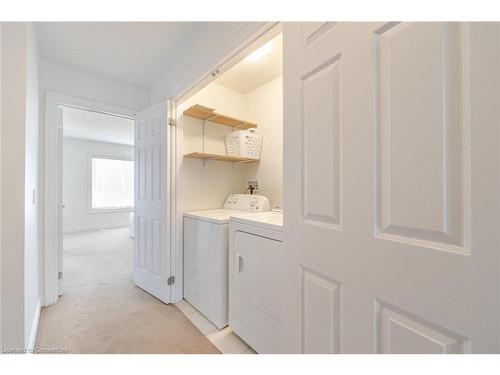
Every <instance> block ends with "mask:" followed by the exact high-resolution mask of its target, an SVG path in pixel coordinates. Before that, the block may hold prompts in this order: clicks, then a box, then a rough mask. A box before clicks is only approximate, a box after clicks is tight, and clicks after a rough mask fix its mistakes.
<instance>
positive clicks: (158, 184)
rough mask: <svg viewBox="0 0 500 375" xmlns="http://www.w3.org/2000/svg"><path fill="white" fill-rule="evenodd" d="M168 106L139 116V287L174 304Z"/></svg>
mask: <svg viewBox="0 0 500 375" xmlns="http://www.w3.org/2000/svg"><path fill="white" fill-rule="evenodd" d="M168 140H169V129H168V126H167V103H161V104H159V105H156V106H154V107H151V108H148V109H146V110H145V111H143V112H141V113H139V114H137V117H136V125H135V145H134V146H135V171H136V172H135V207H134V214H135V225H136V227H135V233H136V235H135V239H134V249H135V261H134V281H135V284H136V285H137V286H139V287H141V288H142V289H144V290H145V291H147V292H148V293H151V294H152V295H154V296H155V297H156V298H158V299H160V300H162V301H163V302H165V303H169V302H170V286H169V285H168V283H167V282H168V278H169V276H170V241H169V222H168V220H169V217H170V215H169V212H170V206H169V205H168V204H167V202H169V199H168V194H169V190H168V171H169V160H168V152H167V144H168V143H167V142H168Z"/></svg>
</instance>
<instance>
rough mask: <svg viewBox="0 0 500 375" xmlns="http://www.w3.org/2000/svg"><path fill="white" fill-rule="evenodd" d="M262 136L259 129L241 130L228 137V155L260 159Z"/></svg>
mask: <svg viewBox="0 0 500 375" xmlns="http://www.w3.org/2000/svg"><path fill="white" fill-rule="evenodd" d="M261 148H262V135H261V134H259V132H258V131H257V129H248V130H240V131H237V132H233V133H229V134H228V135H226V154H227V155H230V156H242V157H245V158H251V159H260V150H261Z"/></svg>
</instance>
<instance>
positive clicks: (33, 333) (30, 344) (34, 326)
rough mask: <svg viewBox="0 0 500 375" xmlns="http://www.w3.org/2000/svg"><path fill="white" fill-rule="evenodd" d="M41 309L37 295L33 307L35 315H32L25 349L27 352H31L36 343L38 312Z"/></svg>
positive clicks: (40, 301)
mask: <svg viewBox="0 0 500 375" xmlns="http://www.w3.org/2000/svg"><path fill="white" fill-rule="evenodd" d="M41 310H42V300H41V298H40V297H38V300H37V302H36V308H35V315H34V316H33V324H31V333H30V338H29V340H28V343H27V347H26V350H27V351H28V353H32V352H33V349H34V348H35V345H36V336H37V333H38V324H39V323H40V313H41Z"/></svg>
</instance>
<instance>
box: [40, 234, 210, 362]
mask: <svg viewBox="0 0 500 375" xmlns="http://www.w3.org/2000/svg"><path fill="white" fill-rule="evenodd" d="M132 273H133V240H132V239H130V238H129V236H128V228H118V229H109V230H99V231H92V232H80V233H74V234H68V235H65V236H64V295H63V296H62V297H60V299H59V301H58V302H57V303H56V304H54V305H52V306H49V307H47V308H43V309H42V312H41V317H40V324H39V329H38V336H37V341H36V346H37V347H38V348H42V349H44V348H50V349H59V350H60V351H61V352H69V353H219V351H218V350H217V348H216V347H215V346H214V345H212V343H210V341H209V340H208V339H207V338H206V337H205V336H204V335H203V334H202V333H201V332H200V331H199V330H198V329H197V328H196V327H195V326H194V325H193V324H192V323H191V322H190V321H189V320H188V319H187V318H186V316H185V315H184V314H183V313H182V312H181V311H180V310H179V309H178V308H177V307H176V306H174V305H165V304H164V303H162V302H160V301H159V300H157V299H156V298H154V297H152V296H151V295H150V294H148V293H146V292H144V291H143V290H142V289H140V288H138V287H136V286H135V285H134V283H133V277H132Z"/></svg>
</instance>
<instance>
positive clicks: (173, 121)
mask: <svg viewBox="0 0 500 375" xmlns="http://www.w3.org/2000/svg"><path fill="white" fill-rule="evenodd" d="M168 124H169V125H170V126H175V125H177V123H176V122H175V119H173V118H172V117H169V118H168Z"/></svg>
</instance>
